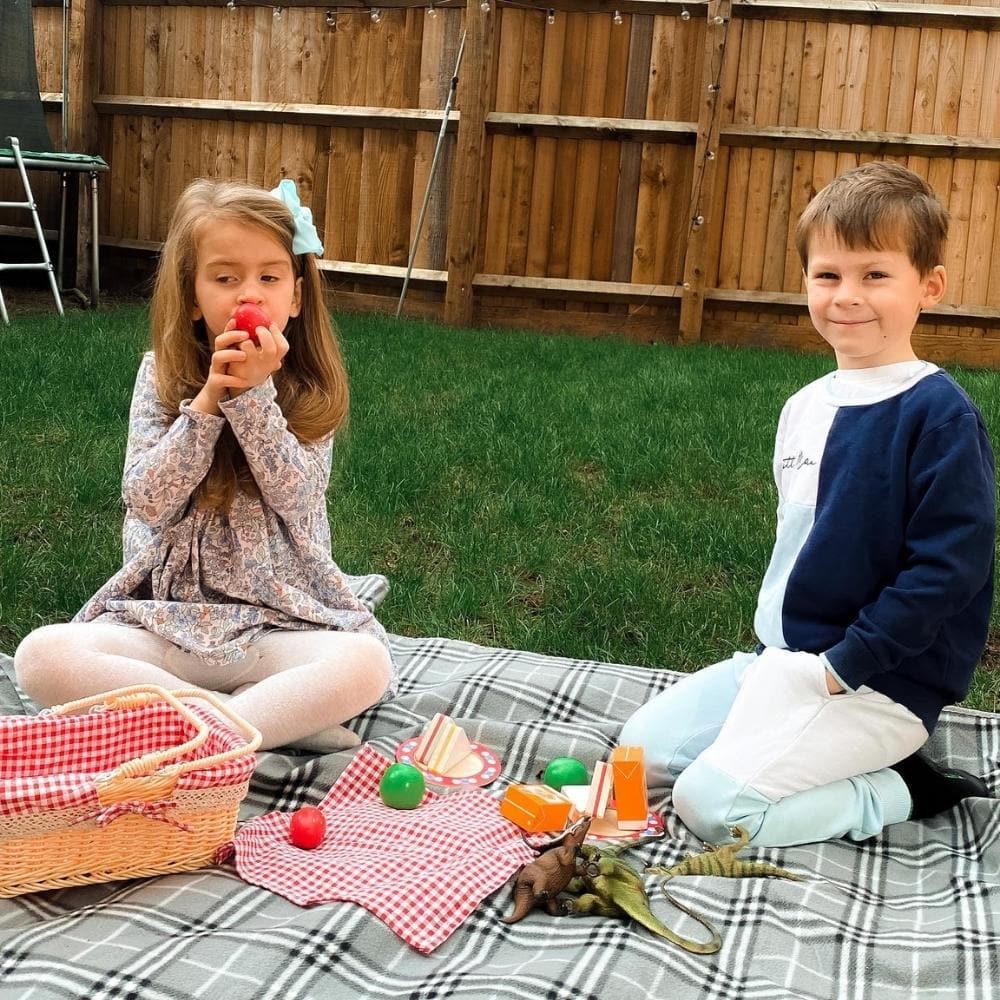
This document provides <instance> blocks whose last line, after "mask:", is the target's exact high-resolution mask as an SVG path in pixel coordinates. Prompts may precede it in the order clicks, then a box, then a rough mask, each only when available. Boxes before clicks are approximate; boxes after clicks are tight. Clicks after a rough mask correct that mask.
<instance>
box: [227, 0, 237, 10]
mask: <svg viewBox="0 0 1000 1000" xmlns="http://www.w3.org/2000/svg"><path fill="white" fill-rule="evenodd" d="M226 10H228V11H234V10H236V0H229V2H228V3H227V4H226Z"/></svg>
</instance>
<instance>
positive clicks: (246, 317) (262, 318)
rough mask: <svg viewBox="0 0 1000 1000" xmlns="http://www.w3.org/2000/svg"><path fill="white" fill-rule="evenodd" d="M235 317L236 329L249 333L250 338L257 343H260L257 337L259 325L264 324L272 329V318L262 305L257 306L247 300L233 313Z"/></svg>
mask: <svg viewBox="0 0 1000 1000" xmlns="http://www.w3.org/2000/svg"><path fill="white" fill-rule="evenodd" d="M233 319H234V320H235V321H236V329H237V330H243V331H244V332H245V333H249V334H250V339H251V340H252V341H253V342H254V343H255V344H259V343H260V340H259V338H258V337H257V327H258V326H263V327H265V328H268V329H270V326H271V319H270V317H269V316H268V315H267V313H266V312H264V310H263V309H261V307H260V306H255V305H254V304H253V303H251V302H245V303H244V304H243V305H241V306H238V307H237V309H236V312H234V313H233Z"/></svg>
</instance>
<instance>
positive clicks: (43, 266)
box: [0, 135, 63, 323]
mask: <svg viewBox="0 0 1000 1000" xmlns="http://www.w3.org/2000/svg"><path fill="white" fill-rule="evenodd" d="M8 139H9V141H10V148H11V150H13V153H14V162H15V163H16V164H17V171H18V173H19V174H20V175H21V184H22V186H23V187H24V195H25V197H26V198H27V199H28V200H27V201H0V208H26V209H27V210H28V211H29V212H31V221H32V222H33V223H34V225H35V235H36V236H37V237H38V245H39V247H41V250H42V259H41V261H39V262H38V263H36V264H2V263H0V272H2V271H45V272H47V274H48V276H49V285H50V286H51V288H52V295H53V297H54V298H55V300H56V309H58V310H59V315H60V316H62V315H63V304H62V296H61V295H60V294H59V283H58V282H57V281H56V274H55V268H54V267H53V266H52V259H51V258H50V257H49V248H48V246H47V245H46V243H45V233H44V232H43V231H42V223H41V222H40V221H39V218H38V206H37V205H36V204H35V197H34V195H33V194H32V193H31V184H30V183H29V182H28V171H27V170H25V168H24V160H23V159H22V158H21V143H20V142H19V141H18V139H17V136H13V135H12V136H8ZM0 319H2V320H3V322H4V323H10V317H9V316H8V315H7V304H6V303H5V302H4V299H3V289H2V288H0Z"/></svg>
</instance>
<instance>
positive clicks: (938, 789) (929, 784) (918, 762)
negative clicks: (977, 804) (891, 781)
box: [890, 753, 990, 819]
mask: <svg viewBox="0 0 1000 1000" xmlns="http://www.w3.org/2000/svg"><path fill="white" fill-rule="evenodd" d="M890 766H891V768H892V770H893V771H895V772H896V773H897V774H898V775H899V776H900V777H901V778H902V779H903V781H904V782H905V783H906V787H907V789H908V790H909V793H910V798H911V799H912V800H913V806H912V808H911V809H910V819H928V818H929V817H931V816H936V815H937V814H938V813H942V812H945V811H946V810H948V809H950V808H951V807H952V806H954V805H957V804H958V803H959V802H961V801H962V799H967V798H970V797H977V798H985V799H988V798H989V797H990V793H989V789H988V788H987V787H986V783H985V782H984V781H983V780H982V778H977V777H976V776H975V775H974V774H969V772H968V771H960V770H959V769H958V768H954V767H941V766H940V765H938V764H934V763H932V762H931V761H929V760H928V759H927V758H926V757H921V756H920V754H916V753H914V754H910V756H909V757H905V758H904V759H903V760H901V761H899V763H897V764H892V765H890Z"/></svg>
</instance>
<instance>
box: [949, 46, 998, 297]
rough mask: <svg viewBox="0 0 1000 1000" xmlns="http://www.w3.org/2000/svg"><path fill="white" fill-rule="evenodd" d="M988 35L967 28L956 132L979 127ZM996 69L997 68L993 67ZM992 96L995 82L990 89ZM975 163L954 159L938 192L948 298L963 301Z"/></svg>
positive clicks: (970, 132)
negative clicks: (947, 184)
mask: <svg viewBox="0 0 1000 1000" xmlns="http://www.w3.org/2000/svg"><path fill="white" fill-rule="evenodd" d="M988 38H989V36H988V35H987V34H986V32H984V31H972V32H969V34H968V37H967V38H966V46H965V63H964V66H963V79H962V83H961V85H960V88H959V107H958V124H957V126H956V131H957V133H958V134H959V135H975V134H976V133H977V132H978V131H979V121H980V108H981V107H982V104H983V101H984V100H985V99H986V95H985V93H984V90H983V85H984V83H985V82H986V80H987V79H988V70H987V62H986V56H987V44H988ZM996 71H998V72H1000V69H998V70H996ZM993 95H994V99H995V95H996V86H994V89H993ZM975 171H976V164H975V163H974V162H970V161H969V160H964V159H956V160H955V161H954V169H953V170H952V177H951V180H952V183H951V189H950V191H948V192H941V195H942V197H944V198H945V204H946V205H947V208H948V213H949V215H950V216H951V226H950V230H949V234H948V246H947V249H946V251H945V269H946V270H947V272H948V300H949V301H951V302H964V301H966V298H965V261H966V252H967V250H968V245H969V238H970V235H971V234H970V226H969V222H970V215H971V209H972V190H973V184H974V183H975Z"/></svg>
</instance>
